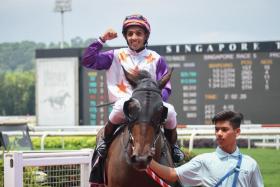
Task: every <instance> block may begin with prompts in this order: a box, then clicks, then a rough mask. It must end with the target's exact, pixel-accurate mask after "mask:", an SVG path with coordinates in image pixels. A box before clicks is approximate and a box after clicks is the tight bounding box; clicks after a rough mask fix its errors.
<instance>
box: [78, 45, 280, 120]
mask: <svg viewBox="0 0 280 187" xmlns="http://www.w3.org/2000/svg"><path fill="white" fill-rule="evenodd" d="M149 48H150V49H152V50H155V51H157V52H158V53H159V54H160V55H162V56H164V58H165V59H166V60H167V63H168V65H169V66H170V67H174V68H175V69H174V72H173V75H172V80H171V84H172V95H171V97H170V99H169V102H170V103H172V104H173V105H174V107H175V109H176V111H177V113H178V116H177V120H178V123H179V124H191V125H195V124H200V125H201V124H210V123H211V118H212V117H213V115H214V114H215V113H217V112H219V111H221V110H235V111H240V112H242V113H243V114H244V116H245V121H244V122H245V123H248V124H252V123H253V124H260V123H261V124H279V123H280V42H279V41H270V42H240V43H215V44H186V45H164V46H150V47H149ZM81 73H82V77H83V78H82V82H83V83H82V84H83V86H82V88H81V89H82V90H83V101H82V103H84V106H83V110H84V112H83V121H84V124H89V125H99V124H104V121H106V120H107V119H108V115H109V112H110V108H108V107H96V105H98V104H102V103H107V102H108V101H107V90H106V86H105V85H106V82H104V81H105V79H106V77H105V73H104V72H102V71H101V72H100V71H99V72H97V71H93V70H87V69H86V68H82V71H81ZM80 83H81V81H80Z"/></svg>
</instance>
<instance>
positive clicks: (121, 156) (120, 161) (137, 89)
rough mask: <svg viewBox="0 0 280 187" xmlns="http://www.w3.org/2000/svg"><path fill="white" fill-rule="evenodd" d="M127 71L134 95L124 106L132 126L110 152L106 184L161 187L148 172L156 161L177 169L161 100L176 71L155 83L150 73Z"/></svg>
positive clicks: (165, 110)
mask: <svg viewBox="0 0 280 187" xmlns="http://www.w3.org/2000/svg"><path fill="white" fill-rule="evenodd" d="M123 70H124V72H125V76H126V78H127V80H128V82H129V83H130V84H131V86H132V87H133V93H132V96H131V98H130V99H129V100H128V101H126V102H125V103H124V106H123V111H124V114H125V116H126V118H127V121H128V123H127V124H124V125H123V128H122V130H121V132H120V133H119V134H118V136H117V137H115V139H114V140H113V141H112V143H111V145H110V147H109V150H108V154H107V158H106V160H105V183H106V186H107V187H131V186H133V187H160V185H159V184H158V183H157V182H155V181H154V180H153V179H152V178H151V177H150V176H148V175H147V174H146V172H145V170H146V169H147V167H148V165H149V163H150V161H151V160H152V159H154V160H156V161H157V162H160V163H162V164H164V165H167V166H171V167H174V165H173V161H172V157H171V152H170V147H169V145H168V142H167V141H166V139H165V137H164V135H163V132H162V125H163V124H164V120H165V119H166V117H167V112H168V110H167V108H166V107H165V106H164V105H163V101H162V97H161V89H162V88H163V87H164V86H165V84H166V83H167V82H168V81H169V80H170V78H171V74H172V71H173V69H171V71H169V72H168V73H167V74H166V75H165V76H164V77H163V78H162V79H161V80H159V81H154V80H153V79H152V78H151V75H150V74H149V73H148V72H147V71H143V70H142V71H139V72H138V73H137V74H136V75H134V74H130V73H129V72H127V71H126V70H125V69H123ZM99 133H102V132H99ZM98 136H99V137H100V135H98ZM98 136H97V139H98Z"/></svg>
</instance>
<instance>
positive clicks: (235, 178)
mask: <svg viewBox="0 0 280 187" xmlns="http://www.w3.org/2000/svg"><path fill="white" fill-rule="evenodd" d="M241 162H242V155H241V154H240V155H238V162H237V164H236V166H235V168H233V169H232V170H230V171H229V172H227V174H225V175H224V176H223V177H222V178H221V179H220V181H219V182H218V183H217V184H216V185H215V187H218V186H219V185H221V184H222V182H223V181H224V180H225V179H226V178H228V177H229V176H230V175H232V174H233V173H235V175H234V179H233V182H232V187H236V183H237V179H238V175H239V171H240V165H241Z"/></svg>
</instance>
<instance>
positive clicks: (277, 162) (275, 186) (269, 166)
mask: <svg viewBox="0 0 280 187" xmlns="http://www.w3.org/2000/svg"><path fill="white" fill-rule="evenodd" d="M213 151H214V149H206V148H205V149H204V148H201V149H200V148H197V149H194V150H193V152H194V153H195V154H201V153H206V152H213ZM241 152H242V153H243V154H246V155H249V156H251V157H252V158H254V159H255V160H256V161H257V162H258V164H259V167H260V170H261V173H262V177H263V180H264V186H265V187H279V186H280V150H276V149H261V148H258V149H241Z"/></svg>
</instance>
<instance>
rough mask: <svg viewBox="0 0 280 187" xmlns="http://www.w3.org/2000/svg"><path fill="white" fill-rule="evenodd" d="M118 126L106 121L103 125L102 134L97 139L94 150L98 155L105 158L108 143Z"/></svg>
mask: <svg viewBox="0 0 280 187" xmlns="http://www.w3.org/2000/svg"><path fill="white" fill-rule="evenodd" d="M118 127H119V125H115V124H113V123H111V122H110V121H108V122H107V123H106V125H105V127H104V135H103V137H102V138H101V139H100V140H99V142H98V143H97V145H96V150H95V151H96V152H97V153H98V155H99V156H100V157H102V158H105V157H106V155H107V151H108V147H109V144H110V143H111V141H112V139H113V134H114V132H115V131H116V129H117V128H118Z"/></svg>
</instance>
